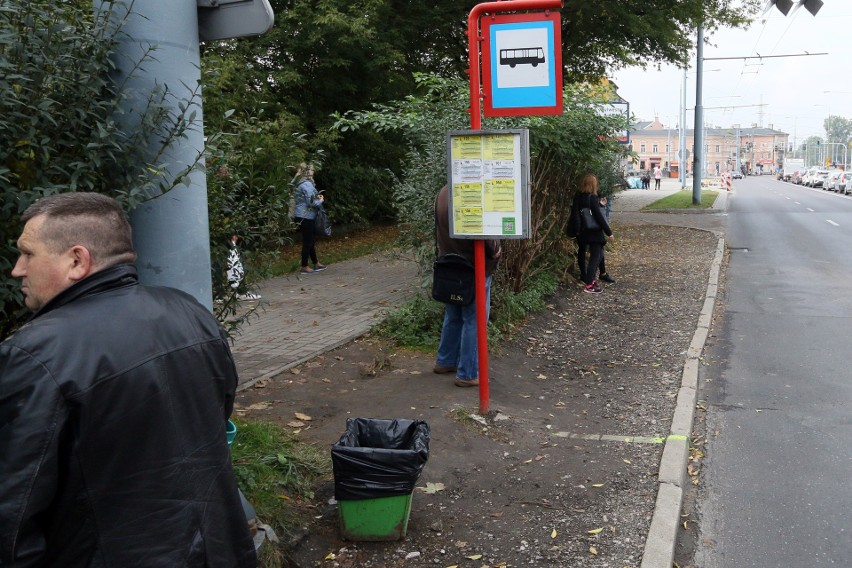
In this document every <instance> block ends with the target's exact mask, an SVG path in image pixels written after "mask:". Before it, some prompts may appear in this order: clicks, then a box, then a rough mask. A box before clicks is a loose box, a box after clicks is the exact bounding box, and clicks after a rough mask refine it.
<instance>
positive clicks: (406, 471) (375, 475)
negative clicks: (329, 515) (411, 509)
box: [331, 418, 429, 501]
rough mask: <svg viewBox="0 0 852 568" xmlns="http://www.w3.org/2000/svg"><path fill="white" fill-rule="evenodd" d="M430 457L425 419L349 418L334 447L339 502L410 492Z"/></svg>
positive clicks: (335, 495) (332, 455)
mask: <svg viewBox="0 0 852 568" xmlns="http://www.w3.org/2000/svg"><path fill="white" fill-rule="evenodd" d="M428 459H429V425H428V424H427V423H426V422H423V421H422V420H406V419H397V420H380V419H372V418H348V419H347V420H346V432H345V433H344V434H343V435H342V436H341V437H340V440H339V441H338V442H337V443H336V444H335V445H334V446H332V448H331V463H332V466H333V468H334V498H335V499H337V500H338V501H343V500H355V499H374V498H377V497H394V496H397V495H410V494H411V493H412V492H413V491H414V485H415V484H416V483H417V480H418V479H419V478H420V473H421V472H422V471H423V466H424V465H426V460H428Z"/></svg>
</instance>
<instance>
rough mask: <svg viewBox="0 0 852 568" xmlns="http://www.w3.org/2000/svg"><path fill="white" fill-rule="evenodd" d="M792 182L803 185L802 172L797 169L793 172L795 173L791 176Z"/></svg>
mask: <svg viewBox="0 0 852 568" xmlns="http://www.w3.org/2000/svg"><path fill="white" fill-rule="evenodd" d="M790 183H795V184H796V185H801V183H802V172H800V171H799V170H796V171H795V172H793V175H791V176H790Z"/></svg>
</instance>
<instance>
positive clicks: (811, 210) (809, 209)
mask: <svg viewBox="0 0 852 568" xmlns="http://www.w3.org/2000/svg"><path fill="white" fill-rule="evenodd" d="M806 209H807V210H808V211H810V212H811V213H813V212H814V210H813V209H811V208H810V207H806Z"/></svg>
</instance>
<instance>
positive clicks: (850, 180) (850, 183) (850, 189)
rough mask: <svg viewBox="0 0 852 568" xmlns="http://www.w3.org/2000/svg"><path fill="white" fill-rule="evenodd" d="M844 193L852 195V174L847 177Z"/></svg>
mask: <svg viewBox="0 0 852 568" xmlns="http://www.w3.org/2000/svg"><path fill="white" fill-rule="evenodd" d="M844 193H847V194H848V193H852V172H850V173H849V174H848V175H847V176H846V189H845V190H844Z"/></svg>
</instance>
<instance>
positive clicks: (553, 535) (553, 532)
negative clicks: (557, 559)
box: [550, 529, 556, 538]
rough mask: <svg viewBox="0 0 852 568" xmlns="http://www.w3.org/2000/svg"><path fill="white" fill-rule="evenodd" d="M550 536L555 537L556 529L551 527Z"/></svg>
mask: <svg viewBox="0 0 852 568" xmlns="http://www.w3.org/2000/svg"><path fill="white" fill-rule="evenodd" d="M550 538H556V529H553V531H552V532H551V533H550Z"/></svg>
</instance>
